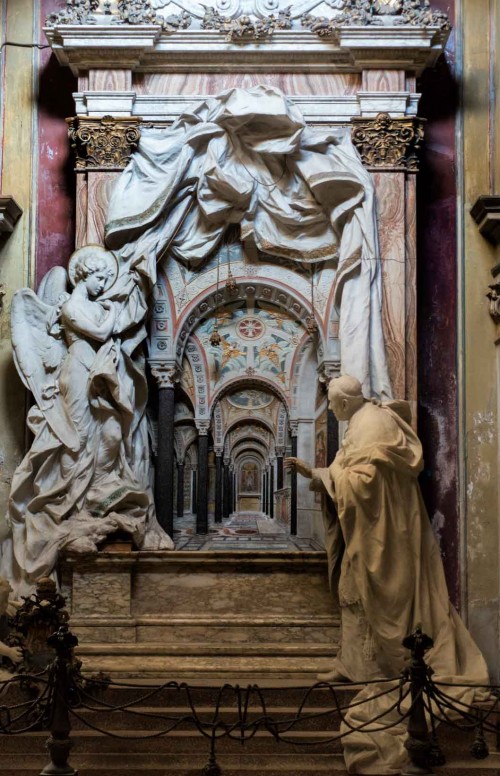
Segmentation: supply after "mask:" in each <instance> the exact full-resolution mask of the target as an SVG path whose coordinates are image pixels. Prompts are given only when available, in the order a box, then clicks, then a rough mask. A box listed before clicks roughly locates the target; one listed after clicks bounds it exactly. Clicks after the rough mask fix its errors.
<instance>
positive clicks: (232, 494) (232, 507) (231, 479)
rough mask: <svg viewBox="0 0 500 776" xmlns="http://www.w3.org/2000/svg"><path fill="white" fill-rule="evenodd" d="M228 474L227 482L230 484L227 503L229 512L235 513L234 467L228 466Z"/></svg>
mask: <svg viewBox="0 0 500 776" xmlns="http://www.w3.org/2000/svg"><path fill="white" fill-rule="evenodd" d="M229 472H230V477H229V481H230V483H231V489H230V494H231V497H230V499H229V503H230V504H231V512H236V474H235V473H234V466H231V465H230V466H229Z"/></svg>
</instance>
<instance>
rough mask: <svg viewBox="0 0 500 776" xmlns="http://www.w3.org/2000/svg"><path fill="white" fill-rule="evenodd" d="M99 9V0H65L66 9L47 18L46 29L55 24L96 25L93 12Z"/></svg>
mask: <svg viewBox="0 0 500 776" xmlns="http://www.w3.org/2000/svg"><path fill="white" fill-rule="evenodd" d="M98 9H99V0H66V8H63V9H62V10H61V11H54V12H53V13H50V14H49V15H48V16H47V19H46V22H45V23H46V25H47V27H54V26H55V25H56V24H96V22H97V20H96V18H95V16H94V12H95V11H97V10H98Z"/></svg>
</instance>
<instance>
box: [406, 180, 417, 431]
mask: <svg viewBox="0 0 500 776" xmlns="http://www.w3.org/2000/svg"><path fill="white" fill-rule="evenodd" d="M405 189H406V196H405V210H406V218H405V226H406V235H405V240H406V263H405V274H406V277H405V280H406V351H405V362H406V363H405V367H406V369H405V372H406V391H405V398H406V399H407V400H408V401H409V402H411V406H412V416H413V419H414V422H415V423H416V410H417V292H416V289H417V177H416V175H408V176H407V178H406V183H405Z"/></svg>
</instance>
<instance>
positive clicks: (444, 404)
mask: <svg viewBox="0 0 500 776" xmlns="http://www.w3.org/2000/svg"><path fill="white" fill-rule="evenodd" d="M433 6H435V7H436V8H439V9H441V10H443V11H446V12H447V13H448V14H449V16H450V18H451V21H452V24H454V22H455V19H454V13H455V5H454V0H433ZM418 91H421V92H422V99H421V102H420V108H419V115H420V116H423V117H424V118H426V119H427V126H426V130H425V133H426V134H425V146H424V149H423V154H422V157H421V167H420V173H419V175H418V176H417V202H418V204H417V224H418V226H417V229H418V237H417V245H418V248H417V321H418V323H417V332H418V396H419V405H418V412H419V418H418V431H419V435H420V438H421V439H422V442H423V446H424V459H425V469H424V472H423V474H422V476H421V485H422V490H423V493H424V498H425V501H426V504H427V508H428V510H429V514H430V517H431V519H432V522H433V526H434V529H435V532H436V534H437V536H438V538H439V541H440V545H441V552H442V554H443V559H444V564H445V571H446V576H447V580H448V587H449V591H450V597H451V600H452V601H453V603H454V604H455V605H458V604H459V601H460V567H459V563H460V557H459V540H460V526H459V510H458V425H457V424H458V364H457V348H458V341H457V253H456V251H457V245H456V219H457V206H456V205H457V203H456V195H457V190H456V148H455V117H456V111H457V101H458V89H457V84H456V81H455V36H454V33H453V32H452V34H451V36H450V40H449V42H448V45H447V47H446V52H445V55H444V57H441V59H440V60H439V62H438V64H437V67H436V68H435V69H433V70H427V71H426V72H425V73H424V74H423V76H422V78H421V79H420V83H419V84H418Z"/></svg>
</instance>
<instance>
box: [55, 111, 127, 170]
mask: <svg viewBox="0 0 500 776" xmlns="http://www.w3.org/2000/svg"><path fill="white" fill-rule="evenodd" d="M66 121H67V123H68V134H69V138H70V142H71V147H72V149H73V150H74V152H75V156H76V169H77V170H88V169H100V170H122V169H123V168H124V167H126V165H127V163H128V161H129V159H130V156H131V154H132V152H133V151H134V149H135V148H137V144H138V142H139V138H140V136H141V133H140V130H139V124H140V122H141V119H140V118H135V117H130V118H129V117H127V118H121V117H120V118H115V117H113V116H104V117H103V118H89V117H86V116H75V117H74V118H70V119H66Z"/></svg>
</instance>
